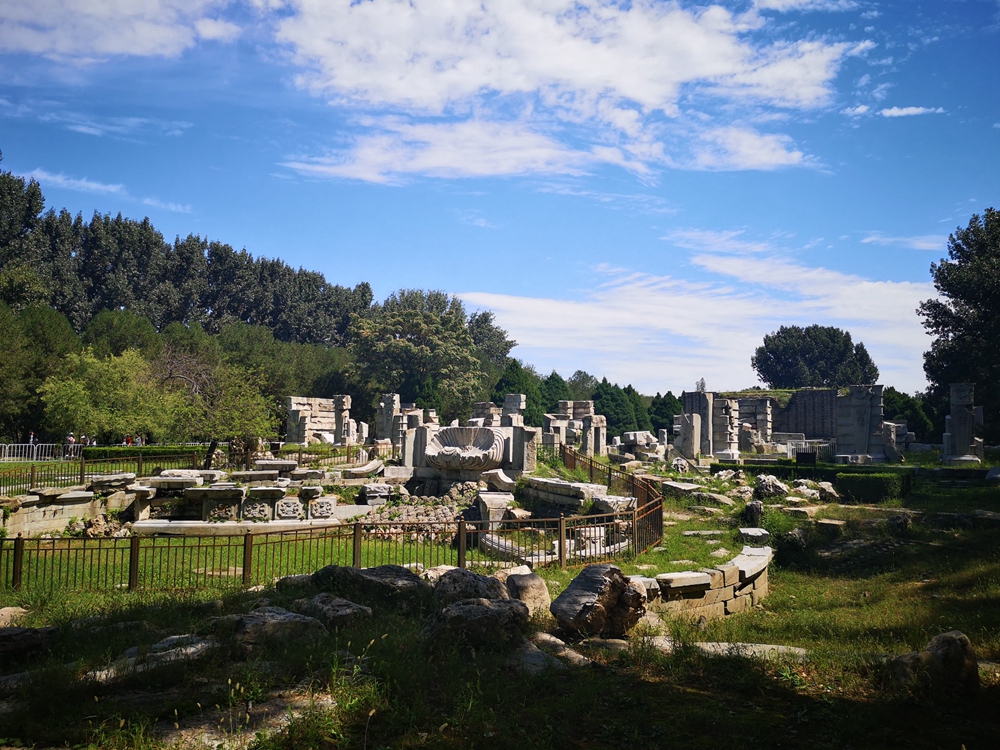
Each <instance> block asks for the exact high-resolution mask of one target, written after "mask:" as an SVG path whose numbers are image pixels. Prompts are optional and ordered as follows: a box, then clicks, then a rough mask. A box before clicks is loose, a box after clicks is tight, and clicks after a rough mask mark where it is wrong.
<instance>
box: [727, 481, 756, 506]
mask: <svg viewBox="0 0 1000 750" xmlns="http://www.w3.org/2000/svg"><path fill="white" fill-rule="evenodd" d="M726 495H727V496H728V497H731V498H733V500H742V501H743V502H747V501H749V500H751V499H752V498H753V487H749V486H747V485H745V484H744V485H742V486H740V487H734V488H733V489H731V490H729V492H727V493H726Z"/></svg>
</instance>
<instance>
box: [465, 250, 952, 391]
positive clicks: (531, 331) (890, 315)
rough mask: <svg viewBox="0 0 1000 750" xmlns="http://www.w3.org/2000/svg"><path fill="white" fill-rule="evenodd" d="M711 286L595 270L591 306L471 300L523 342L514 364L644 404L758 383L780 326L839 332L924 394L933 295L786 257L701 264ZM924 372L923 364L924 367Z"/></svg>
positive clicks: (490, 297)
mask: <svg viewBox="0 0 1000 750" xmlns="http://www.w3.org/2000/svg"><path fill="white" fill-rule="evenodd" d="M692 261H693V262H694V264H695V265H697V266H699V267H700V268H702V269H703V270H705V271H707V272H709V273H711V274H714V275H715V280H713V281H708V282H706V281H703V280H698V281H693V280H688V279H684V278H681V277H678V276H655V275H650V274H641V273H633V272H630V271H628V270H625V269H608V268H602V269H596V270H595V283H594V284H593V285H592V291H591V292H589V293H588V294H586V295H585V296H584V297H583V298H582V299H577V300H567V299H553V298H544V297H520V296H514V295H505V294H493V293H485V292H469V293H464V294H462V295H461V296H462V297H463V299H465V300H466V301H467V302H469V303H470V305H476V306H480V307H487V308H489V309H491V310H493V311H494V313H495V314H496V316H497V321H498V322H499V324H500V325H502V326H503V327H504V328H506V329H507V330H509V331H510V333H511V335H512V336H513V337H514V338H515V339H516V340H517V341H518V342H519V346H518V349H517V350H516V351H515V353H516V354H517V355H518V356H523V357H525V358H527V359H529V360H531V361H532V362H534V363H535V364H536V365H537V366H538V367H539V369H540V370H542V371H548V370H549V369H556V370H559V371H561V372H562V373H563V374H564V375H568V374H569V373H571V372H573V371H574V370H576V369H577V368H583V369H586V370H588V371H590V372H592V373H594V374H597V375H598V376H602V375H606V376H607V377H608V378H609V379H611V380H616V381H617V382H619V383H629V382H631V383H633V384H634V385H635V386H636V387H637V388H639V389H640V390H641V391H642V392H644V393H654V392H656V391H661V392H663V391H666V390H667V389H668V388H669V389H672V390H674V391H675V392H676V391H678V390H682V389H684V388H687V389H691V388H692V387H693V386H694V383H695V380H697V379H698V378H700V377H704V378H705V379H706V380H707V381H708V384H709V387H710V388H716V389H730V388H744V387H748V386H750V385H753V384H754V383H756V382H757V381H756V376H755V375H754V373H753V371H752V369H751V367H750V355H751V354H752V353H753V349H754V348H755V347H756V346H757V345H758V344H759V342H760V341H761V340H762V338H763V336H764V335H765V334H767V333H770V332H772V331H774V330H776V329H777V328H778V327H779V326H781V325H788V324H798V325H810V324H812V323H819V324H823V325H835V326H838V327H841V328H845V329H847V330H849V331H851V333H852V335H853V336H854V339H855V340H856V341H863V342H864V343H865V345H866V347H868V349H869V351H870V352H871V353H872V356H873V358H874V359H875V361H876V364H877V365H878V366H879V369H880V370H881V373H882V376H881V378H880V380H881V382H884V383H887V384H893V385H895V386H896V387H897V388H902V389H904V390H907V391H913V390H918V389H920V388H922V387H923V385H924V380H923V374H922V372H921V371H920V366H919V362H920V361H921V354H922V352H923V351H924V350H925V349H926V348H927V346H928V344H929V339H928V337H927V335H926V333H925V331H924V330H923V328H922V326H921V325H920V321H919V318H918V317H917V316H916V315H915V313H914V309H915V308H916V307H917V305H918V304H919V303H920V302H921V301H922V300H924V299H928V298H930V297H932V296H934V289H933V286H932V285H931V284H915V283H909V282H892V281H880V280H876V279H869V278H865V277H862V276H858V275H852V274H845V273H842V272H839V271H834V270H831V269H827V268H822V267H810V266H805V265H802V264H798V263H794V262H790V261H788V260H784V259H782V258H780V257H777V256H766V257H761V256H758V255H753V256H751V255H739V256H734V255H725V254H710V255H708V254H701V255H695V256H693V257H692ZM915 363H916V364H915Z"/></svg>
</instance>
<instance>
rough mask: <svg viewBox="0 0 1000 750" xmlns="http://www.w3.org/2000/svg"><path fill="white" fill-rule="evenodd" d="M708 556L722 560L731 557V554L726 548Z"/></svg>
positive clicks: (721, 548) (714, 551)
mask: <svg viewBox="0 0 1000 750" xmlns="http://www.w3.org/2000/svg"><path fill="white" fill-rule="evenodd" d="M708 554H709V557H715V558H718V559H722V558H723V557H729V555H730V554H731V553H730V552H729V550H727V549H726V548H725V547H719V549H716V550H712V551H711V552H709V553H708Z"/></svg>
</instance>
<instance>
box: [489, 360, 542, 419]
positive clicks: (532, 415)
mask: <svg viewBox="0 0 1000 750" xmlns="http://www.w3.org/2000/svg"><path fill="white" fill-rule="evenodd" d="M508 393H523V394H524V395H525V397H526V398H525V402H526V403H525V409H524V423H525V424H526V425H531V426H532V427H541V426H542V417H543V415H544V412H543V411H542V395H541V392H540V391H539V388H538V376H537V375H535V373H534V372H532V371H531V370H529V369H528V368H526V367H525V366H524V365H522V364H521V362H520V361H519V360H516V359H511V360H510V361H509V362H508V363H507V367H506V369H505V370H504V371H503V375H501V376H500V380H499V381H498V382H497V384H496V386H495V387H494V388H493V396H492V399H491V400H492V401H493V403H495V404H498V405H501V406H502V405H503V401H504V397H505V396H506V395H507V394H508Z"/></svg>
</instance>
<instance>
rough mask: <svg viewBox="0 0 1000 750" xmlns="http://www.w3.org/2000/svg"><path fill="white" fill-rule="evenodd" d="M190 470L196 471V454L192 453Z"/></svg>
mask: <svg viewBox="0 0 1000 750" xmlns="http://www.w3.org/2000/svg"><path fill="white" fill-rule="evenodd" d="M191 468H192V469H197V468H198V454H197V453H192V454H191Z"/></svg>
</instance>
